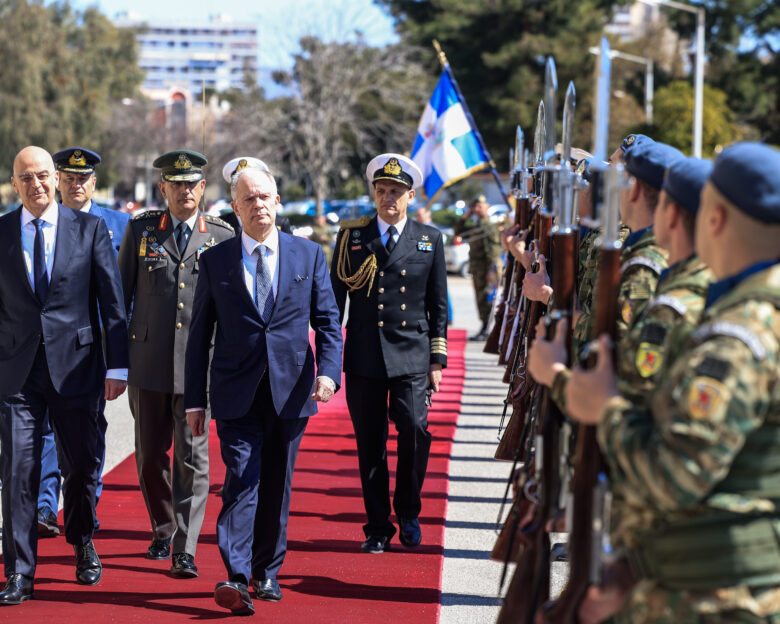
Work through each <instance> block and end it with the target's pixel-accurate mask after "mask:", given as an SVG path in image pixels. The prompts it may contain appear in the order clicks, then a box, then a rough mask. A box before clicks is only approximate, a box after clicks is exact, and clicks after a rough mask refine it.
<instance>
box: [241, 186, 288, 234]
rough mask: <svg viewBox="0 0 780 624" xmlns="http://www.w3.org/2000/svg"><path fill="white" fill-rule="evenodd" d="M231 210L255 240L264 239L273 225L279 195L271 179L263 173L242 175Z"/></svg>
mask: <svg viewBox="0 0 780 624" xmlns="http://www.w3.org/2000/svg"><path fill="white" fill-rule="evenodd" d="M235 196H236V198H235V199H234V200H233V202H232V205H233V210H235V211H236V212H237V213H238V216H239V217H241V225H242V227H243V228H244V230H245V231H246V233H247V234H249V236H251V237H252V238H254V239H255V240H256V241H262V240H265V238H266V237H267V236H268V234H269V233H270V231H271V229H272V228H273V227H275V223H276V210H277V209H278V207H279V195H277V193H276V189H275V187H274V185H273V184H272V183H271V180H270V179H268V177H267V176H265V175H263V174H259V175H255V174H250V173H246V174H244V175H242V176H241V177H240V178H239V180H238V184H237V185H236V191H235Z"/></svg>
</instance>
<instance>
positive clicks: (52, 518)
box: [38, 507, 60, 537]
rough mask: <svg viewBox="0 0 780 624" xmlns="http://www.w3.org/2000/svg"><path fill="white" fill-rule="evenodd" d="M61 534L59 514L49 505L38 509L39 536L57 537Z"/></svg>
mask: <svg viewBox="0 0 780 624" xmlns="http://www.w3.org/2000/svg"><path fill="white" fill-rule="evenodd" d="M59 534H60V527H58V526H57V514H55V513H54V512H53V511H52V510H51V509H49V508H48V507H41V508H40V509H39V510H38V537H57V536H58V535H59Z"/></svg>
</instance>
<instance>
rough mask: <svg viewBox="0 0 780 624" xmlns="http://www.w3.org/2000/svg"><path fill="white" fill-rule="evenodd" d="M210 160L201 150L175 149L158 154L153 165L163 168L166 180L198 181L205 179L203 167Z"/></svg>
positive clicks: (164, 179)
mask: <svg viewBox="0 0 780 624" xmlns="http://www.w3.org/2000/svg"><path fill="white" fill-rule="evenodd" d="M208 162H209V161H208V159H207V158H206V157H205V156H204V155H203V154H201V153H200V152H194V151H192V150H175V151H173V152H166V153H165V154H163V155H162V156H158V157H157V158H156V159H155V161H154V162H153V163H152V167H154V168H155V169H162V179H163V181H164V182H197V181H198V180H202V179H203V167H205V166H206V165H207V164H208Z"/></svg>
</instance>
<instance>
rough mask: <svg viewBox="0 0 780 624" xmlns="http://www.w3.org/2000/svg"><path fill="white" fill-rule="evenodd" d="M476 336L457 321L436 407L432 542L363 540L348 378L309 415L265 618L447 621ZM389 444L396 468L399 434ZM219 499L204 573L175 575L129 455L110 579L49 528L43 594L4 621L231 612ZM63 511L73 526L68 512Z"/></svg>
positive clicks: (209, 525) (108, 558)
mask: <svg viewBox="0 0 780 624" xmlns="http://www.w3.org/2000/svg"><path fill="white" fill-rule="evenodd" d="M465 339H466V335H465V332H463V331H458V330H455V331H451V332H450V336H449V357H448V361H449V367H448V368H447V369H446V370H445V372H444V381H443V384H442V386H443V387H442V389H441V390H440V391H439V392H438V393H437V394H435V395H434V403H433V406H432V407H431V409H430V411H429V422H430V431H431V433H432V434H433V444H432V447H431V457H430V460H429V463H428V475H427V478H426V480H425V486H424V488H423V510H422V516H421V518H420V521H421V525H422V531H423V545H422V546H420V547H419V548H417V549H415V550H406V549H404V547H403V546H401V545H400V544H399V543H398V541H397V538H396V539H394V541H393V550H391V551H390V552H386V553H384V554H381V555H370V554H364V553H361V552H360V543H361V542H362V540H363V539H364V538H363V531H362V525H363V523H364V522H365V515H364V510H363V501H362V497H361V491H360V477H359V473H358V465H357V452H356V450H355V440H354V434H353V432H352V425H351V423H350V420H349V415H348V413H347V407H346V400H345V396H344V392H343V390H342V391H341V392H339V393H338V394H337V395H336V397H335V398H334V399H333V400H332V401H331V402H330V403H328V404H327V405H325V406H323V408H322V409H321V411H320V413H319V414H318V415H317V416H315V417H313V418H312V419H310V421H309V425H308V427H307V429H306V433H305V435H304V437H303V442H302V444H301V449H300V452H299V454H298V461H297V463H296V468H295V477H294V482H293V489H294V492H293V498H292V507H291V513H290V523H289V529H288V539H289V551H288V553H287V557H286V559H285V562H284V566H283V567H282V571H281V574H280V576H279V583H280V584H281V586H282V592H283V594H284V598H283V600H282V601H281V602H280V603H265V602H262V601H258V600H255V601H254V603H255V608H256V610H257V612H256V614H255V617H256V618H259V621H273V622H275V623H281V624H283V623H285V622H291V623H292V622H294V623H296V624H298V623H301V622H304V623H307V624H326V623H331V622H332V623H342V622H344V621H351V622H359V623H360V624H373V623H380V622H381V623H384V622H391V621H392V622H398V621H405V622H409V623H410V624H412V623H414V624H427V623H429V622H437V621H438V616H439V605H440V595H441V567H442V563H443V553H444V519H445V516H446V510H447V490H448V469H449V457H450V452H451V448H452V439H453V436H454V434H455V426H456V421H457V417H458V413H459V409H460V403H461V393H462V389H463V377H464V373H465V367H464V353H463V352H464V347H465ZM391 431H392V428H391ZM209 442H210V459H211V482H212V484H213V485H212V492H214V491H216V489H217V488H218V487H219V484H220V483H221V482H222V479H223V477H224V466H223V464H222V461H221V459H220V456H219V441H218V439H217V437H216V433H215V429H214V427H213V426H212V429H211V437H210V440H209ZM389 446H390V448H389V449H388V455H389V456H390V461H391V470H394V465H395V444H394V442H391V443H390V445H389ZM392 474H394V472H393V473H392ZM391 485H392V484H391ZM219 509H220V499H219V498H217V497H216V496H214V495H213V494H212V496H210V497H209V501H208V505H207V508H206V520H205V522H204V526H203V531H202V533H201V537H200V544H199V548H198V554H197V556H196V559H195V560H196V564H197V565H198V568H199V571H200V577H199V578H197V579H193V580H180V579H175V578H172V577H171V576H169V574H168V569H169V567H170V561H150V560H148V559H146V558H145V557H144V553H145V552H146V548H147V547H148V545H149V541H150V539H151V531H150V529H149V520H148V517H147V514H146V509H145V507H144V503H143V499H142V497H141V493H140V490H139V488H138V477H137V475H136V470H135V460H134V457H132V456H131V457H128V458H127V459H126V460H125V461H123V462H122V463H121V464H120V465H119V466H117V467H116V468H115V469H114V470H112V471H111V473H109V474H108V475H106V477H105V486H104V493H103V496H102V498H101V501H100V505H99V506H98V516H99V518H100V523H101V529H100V531H98V532H97V533H96V534H95V545H96V548H97V551H98V554H99V555H100V558H101V560H102V562H103V579H102V580H101V582H100V583H99V584H98V585H97V586H94V587H84V586H82V585H77V584H76V583H75V566H74V557H73V550H72V547H70V546H69V545H68V544H67V543H66V542H65V539H64V537H58V538H56V539H46V540H41V541H40V542H39V546H38V555H39V556H38V571H37V576H36V579H35V581H36V582H35V600H32V601H28V602H26V603H24V604H23V605H21V606H16V607H5V608H0V621H2V622H30V623H32V622H57V623H58V624H60V623H62V624H69V623H72V622H78V623H79V624H81V623H82V622H89V623H90V624H92V623H100V624H102V623H104V622H121V623H125V622H161V621H164V622H166V624H168V623H175V622H179V621H187V620H193V619H198V620H206V619H214V618H221V617H224V616H229V615H230V614H229V612H227V611H224V610H223V609H221V608H220V607H218V606H217V605H216V604H215V603H214V600H213V591H214V585H215V584H216V583H217V582H218V581H222V580H226V574H225V569H224V566H223V565H222V560H221V558H220V556H219V551H218V549H217V546H216V533H215V523H216V517H217V514H218V512H219ZM59 521H60V526H62V513H60V517H59Z"/></svg>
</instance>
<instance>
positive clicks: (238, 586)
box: [214, 581, 255, 615]
mask: <svg viewBox="0 0 780 624" xmlns="http://www.w3.org/2000/svg"><path fill="white" fill-rule="evenodd" d="M214 602H216V603H217V604H218V605H219V606H220V607H224V608H225V609H230V611H231V612H232V613H233V615H254V612H255V607H254V605H253V604H252V599H251V598H250V597H249V590H248V589H247V587H246V584H245V583H237V582H234V581H222V582H221V583H217V586H216V587H215V588H214Z"/></svg>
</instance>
